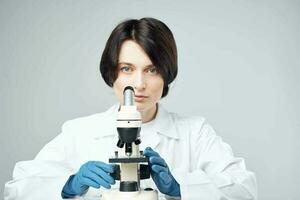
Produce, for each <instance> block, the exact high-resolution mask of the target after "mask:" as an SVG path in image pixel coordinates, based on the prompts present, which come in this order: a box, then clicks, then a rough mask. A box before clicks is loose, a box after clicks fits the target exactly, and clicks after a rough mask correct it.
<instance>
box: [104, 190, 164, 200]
mask: <svg viewBox="0 0 300 200" xmlns="http://www.w3.org/2000/svg"><path fill="white" fill-rule="evenodd" d="M101 199H102V200H158V194H157V191H156V190H150V191H148V190H141V191H137V192H120V191H119V190H113V189H112V190H107V191H104V192H103V193H102V198H101Z"/></svg>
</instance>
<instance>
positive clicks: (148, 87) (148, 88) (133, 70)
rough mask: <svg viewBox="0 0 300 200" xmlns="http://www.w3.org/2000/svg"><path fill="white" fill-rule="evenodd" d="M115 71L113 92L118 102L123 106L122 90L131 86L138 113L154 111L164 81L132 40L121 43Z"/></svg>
mask: <svg viewBox="0 0 300 200" xmlns="http://www.w3.org/2000/svg"><path fill="white" fill-rule="evenodd" d="M117 70H118V77H117V79H116V81H115V82H114V84H113V90H114V92H115V94H116V96H117V98H118V100H119V102H120V103H121V104H123V90H124V88H125V87H126V86H132V87H133V88H134V92H135V97H134V100H135V105H136V106H137V109H138V110H139V111H140V112H149V111H153V109H156V103H157V102H158V101H159V100H160V98H161V96H162V92H163V86H164V81H163V78H162V77H161V75H160V74H159V73H158V71H157V69H156V67H155V66H153V64H152V62H151V60H150V58H149V57H148V55H147V54H146V53H145V52H144V50H143V49H142V48H141V46H140V45H139V44H137V43H136V42H134V41H133V40H126V41H124V42H123V44H122V46H121V49H120V54H119V60H118V69H117Z"/></svg>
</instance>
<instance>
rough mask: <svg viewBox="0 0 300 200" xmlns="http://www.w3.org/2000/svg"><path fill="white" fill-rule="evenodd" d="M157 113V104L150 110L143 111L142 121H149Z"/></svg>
mask: <svg viewBox="0 0 300 200" xmlns="http://www.w3.org/2000/svg"><path fill="white" fill-rule="evenodd" d="M156 113H157V104H156V105H155V106H153V107H152V108H150V109H148V110H143V111H141V116H142V122H143V123H147V122H150V121H151V120H153V119H154V118H155V116H156Z"/></svg>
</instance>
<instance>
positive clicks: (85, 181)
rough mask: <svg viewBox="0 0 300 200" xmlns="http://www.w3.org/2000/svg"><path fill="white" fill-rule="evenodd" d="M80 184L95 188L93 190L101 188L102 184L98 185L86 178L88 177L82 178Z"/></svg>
mask: <svg viewBox="0 0 300 200" xmlns="http://www.w3.org/2000/svg"><path fill="white" fill-rule="evenodd" d="M80 184H82V185H86V186H89V187H93V188H100V184H98V183H96V182H95V181H93V180H91V179H89V178H86V177H81V179H80Z"/></svg>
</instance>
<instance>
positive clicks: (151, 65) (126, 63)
mask: <svg viewBox="0 0 300 200" xmlns="http://www.w3.org/2000/svg"><path fill="white" fill-rule="evenodd" d="M121 64H125V65H130V66H134V64H132V63H129V62H119V63H118V65H121ZM148 67H154V65H153V64H150V65H147V66H145V68H148Z"/></svg>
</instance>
